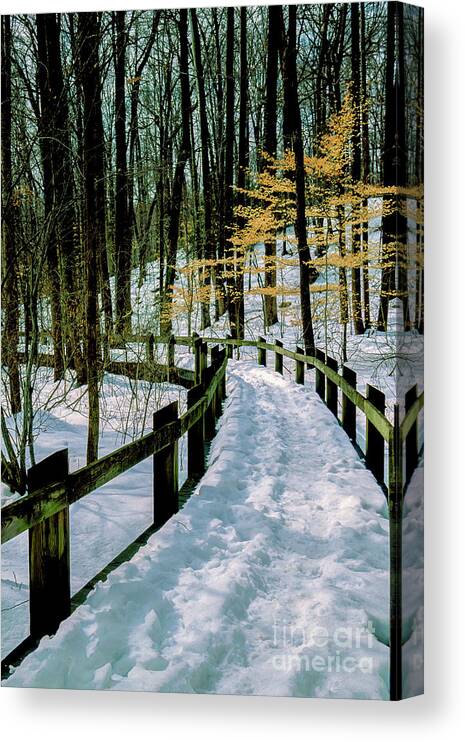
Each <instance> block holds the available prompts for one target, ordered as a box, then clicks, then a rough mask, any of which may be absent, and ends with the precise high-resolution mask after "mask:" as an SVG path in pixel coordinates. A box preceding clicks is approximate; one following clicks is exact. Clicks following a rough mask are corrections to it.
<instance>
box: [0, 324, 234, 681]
mask: <svg viewBox="0 0 465 742" xmlns="http://www.w3.org/2000/svg"><path fill="white" fill-rule="evenodd" d="M193 346H194V352H195V371H193V372H191V374H192V381H191V384H190V388H189V389H188V392H187V411H186V412H185V413H184V414H183V415H181V416H179V415H178V404H177V402H172V403H171V404H169V405H167V406H166V407H163V408H162V409H161V410H158V411H157V412H155V413H154V415H153V430H152V432H150V433H147V434H146V435H144V436H142V437H141V438H139V439H138V440H136V441H133V442H132V443H128V444H126V445H125V446H122V447H121V448H119V449H117V450H116V451H113V452H112V453H109V454H107V455H106V456H103V457H102V458H100V459H98V460H97V461H95V462H93V463H91V464H89V465H87V466H85V467H83V468H81V469H78V470H77V471H74V472H71V473H69V472H68V449H63V450H60V451H57V452H55V453H53V454H52V455H51V456H48V457H47V458H46V459H43V460H42V461H40V462H39V463H38V464H37V465H35V466H33V467H31V468H30V469H29V470H28V476H27V481H28V494H27V495H25V496H23V497H21V498H19V499H17V500H15V501H13V502H12V503H10V504H9V505H6V506H5V507H4V508H2V528H1V532H2V543H6V542H8V541H10V540H11V539H13V538H15V537H17V536H19V535H20V534H21V533H23V532H24V531H28V533H29V622H30V635H29V636H28V638H27V639H26V640H25V641H23V642H22V643H21V644H20V645H19V646H18V647H16V648H15V649H14V650H13V651H12V652H10V653H9V654H8V656H7V657H6V658H5V659H4V660H2V676H5V674H8V672H9V669H10V666H12V665H14V664H16V663H17V662H18V661H21V659H22V658H23V657H24V656H25V654H27V652H28V651H30V650H31V649H33V648H34V647H35V646H36V645H37V643H38V641H39V640H40V638H41V637H42V636H45V635H47V634H53V633H55V631H56V630H57V628H58V626H59V624H60V622H61V621H62V620H63V619H64V618H66V617H67V616H69V615H70V613H71V611H72V609H74V608H75V607H77V605H79V604H80V603H81V602H83V600H84V599H85V597H86V595H87V594H88V593H89V591H90V590H91V589H92V587H93V585H94V584H95V583H96V582H97V581H98V579H100V578H102V577H103V576H104V575H105V574H107V573H108V572H109V571H111V568H112V566H113V565H114V564H117V563H120V562H121V561H122V560H123V555H122V554H120V555H118V557H116V558H115V559H114V560H112V562H110V564H108V565H107V566H106V567H105V568H104V569H103V570H101V571H100V572H99V573H98V574H97V575H95V577H94V578H92V580H90V582H89V583H88V584H87V585H86V586H85V587H84V588H82V589H81V590H80V591H79V593H78V594H76V595H75V596H71V588H70V585H71V579H70V575H71V564H70V528H69V508H70V506H71V505H72V504H73V503H75V502H77V501H78V500H80V499H82V498H83V497H86V496H87V495H89V494H91V493H92V492H94V491H95V490H96V489H98V488H99V487H101V486H102V485H104V484H106V483H107V482H110V481H111V480H113V479H114V478H115V477H117V476H119V475H120V474H123V473H124V472H126V471H128V470H129V469H131V468H132V467H133V466H135V465H136V464H138V463H140V462H141V461H144V460H145V459H146V458H148V457H149V456H152V457H153V468H154V475H153V523H152V525H151V526H150V527H149V528H148V529H146V531H144V533H143V534H141V535H140V536H139V537H138V538H137V539H136V540H135V542H133V543H132V544H129V546H128V547H127V548H126V549H125V551H126V552H127V551H128V550H129V552H130V551H131V550H132V547H133V546H140V545H141V544H142V543H143V542H145V541H146V540H147V539H148V538H149V536H150V535H151V534H152V533H154V532H155V531H156V530H157V529H158V528H160V527H161V526H162V525H163V524H164V523H166V521H167V520H168V519H169V518H170V517H171V516H172V515H174V514H175V513H176V512H178V510H179V506H180V504H182V502H183V500H184V499H185V493H188V492H191V491H192V489H193V487H194V486H195V483H196V482H197V481H198V480H199V478H200V477H201V475H202V473H203V471H204V468H205V443H206V441H208V440H211V438H212V437H213V436H214V434H215V424H216V419H217V418H218V416H219V415H220V413H221V403H222V400H223V399H224V398H225V396H226V367H227V362H228V359H227V357H226V351H225V350H224V349H222V350H220V349H219V346H215V347H213V348H211V364H210V366H208V365H207V345H206V343H205V342H203V341H202V340H201V339H200V338H199V339H197V340H196V342H194V343H193ZM186 433H187V450H188V456H187V459H188V466H187V475H188V478H187V481H186V482H185V483H184V485H183V487H182V488H181V490H180V489H179V480H178V441H179V439H180V438H181V436H183V435H184V434H186ZM128 558H129V557H128Z"/></svg>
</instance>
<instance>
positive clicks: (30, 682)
mask: <svg viewBox="0 0 465 742" xmlns="http://www.w3.org/2000/svg"><path fill="white" fill-rule="evenodd" d="M228 371H229V373H228V394H229V396H228V399H227V401H226V405H225V411H224V415H223V417H222V418H221V419H220V425H219V432H218V434H217V436H216V438H215V440H214V443H213V446H212V450H211V452H210V466H209V469H208V472H207V473H206V475H205V476H204V477H203V479H202V480H201V482H200V484H199V485H198V487H197V489H196V491H195V493H194V495H193V496H192V497H191V499H190V500H189V501H188V503H187V504H186V505H185V507H184V508H183V510H182V511H181V512H180V513H179V514H178V515H177V516H175V517H173V518H172V519H171V520H170V521H169V522H168V523H167V524H166V525H165V526H164V527H163V528H162V529H161V530H160V531H159V532H158V533H156V534H155V535H153V536H152V537H151V539H150V540H149V542H148V544H147V545H146V546H145V547H143V548H142V549H141V550H140V551H139V552H138V553H137V554H136V555H135V556H134V557H133V559H132V560H131V561H130V562H129V563H126V564H124V565H122V566H121V567H119V568H118V569H117V570H116V571H115V572H113V573H112V574H111V575H110V576H109V578H108V579H107V580H106V582H104V583H100V584H99V585H98V586H97V587H96V589H95V590H94V591H93V592H92V593H91V595H89V597H88V599H87V601H86V602H85V604H83V605H82V606H81V607H80V608H79V609H78V610H77V611H76V612H75V613H74V614H73V615H72V616H71V617H70V618H69V619H67V620H66V621H65V622H63V624H62V625H61V627H60V629H59V631H58V632H57V634H56V635H55V636H54V637H52V638H44V639H43V640H42V641H41V644H40V646H39V648H38V649H37V650H36V651H35V652H34V653H32V654H31V655H29V656H28V657H27V658H26V659H25V660H24V662H23V663H22V665H21V666H20V667H19V668H18V669H17V670H16V671H15V672H14V673H13V675H12V676H11V677H10V678H9V680H8V681H7V684H9V685H13V686H41V687H63V688H112V689H132V690H152V691H180V692H213V693H244V694H254V693H256V694H270V695H297V696H325V697H356V698H386V697H387V696H388V664H389V651H388V647H387V646H386V641H387V631H388V625H387V617H388V594H389V578H388V520H387V511H386V500H385V497H384V494H383V493H382V491H381V490H380V489H379V487H378V485H377V484H376V482H375V480H374V478H373V477H372V475H371V473H370V472H368V471H367V470H366V469H365V468H364V466H363V464H362V463H361V462H360V460H359V459H358V457H357V455H356V453H355V451H354V450H353V448H352V446H351V444H350V442H349V441H348V440H347V438H346V436H345V434H344V433H343V431H342V430H341V428H339V427H338V425H337V423H336V422H335V420H334V418H333V417H332V415H331V413H330V412H329V411H328V410H327V409H326V407H325V405H324V404H323V403H322V402H321V400H320V399H319V398H318V397H317V395H316V394H315V393H314V392H313V391H311V390H310V388H308V387H302V386H297V385H295V384H294V383H292V382H290V381H288V380H286V379H284V378H282V377H280V376H279V375H277V374H275V373H274V372H273V371H271V370H269V369H264V368H260V367H257V366H256V364H255V363H252V362H247V361H239V362H237V361H234V362H231V364H230V365H229V367H228ZM87 499H88V498H86V499H85V501H84V502H86V501H87ZM126 525H127V524H126ZM89 544H90V536H89V534H87V538H86V545H85V548H87V549H88V548H89Z"/></svg>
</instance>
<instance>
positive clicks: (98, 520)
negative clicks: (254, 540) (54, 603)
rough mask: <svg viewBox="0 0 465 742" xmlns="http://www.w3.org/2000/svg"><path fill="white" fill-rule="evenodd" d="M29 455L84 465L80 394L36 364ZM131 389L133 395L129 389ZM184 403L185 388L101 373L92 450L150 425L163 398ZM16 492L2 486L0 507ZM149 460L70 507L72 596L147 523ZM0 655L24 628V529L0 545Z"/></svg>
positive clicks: (105, 448) (110, 447) (105, 449)
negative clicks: (65, 455)
mask: <svg viewBox="0 0 465 742" xmlns="http://www.w3.org/2000/svg"><path fill="white" fill-rule="evenodd" d="M34 389H35V405H34V406H35V409H36V410H37V415H36V418H35V428H36V429H35V433H36V435H37V439H36V441H35V455H36V460H37V461H40V460H41V459H43V458H45V457H46V456H48V455H50V454H51V453H53V452H55V451H57V450H59V449H61V448H68V450H69V466H70V471H74V470H76V469H79V468H81V467H83V466H85V464H86V443H87V394H85V393H83V389H82V388H75V387H74V386H73V385H72V380H71V378H70V377H68V378H67V379H66V380H65V381H63V382H57V383H55V382H54V381H53V371H52V370H51V369H46V368H40V369H39V371H38V373H37V377H36V384H35V387H34ZM134 391H136V392H137V393H136V395H134V394H133V392H134ZM175 400H176V401H178V402H179V405H180V411H181V413H182V412H183V411H184V409H185V402H186V392H185V390H184V389H182V388H181V387H178V386H174V385H170V384H150V383H148V382H143V381H139V382H137V384H136V383H135V382H131V381H130V380H128V379H126V378H124V377H121V376H115V375H111V374H105V377H104V381H103V384H102V386H101V402H100V416H101V431H100V433H101V434H100V439H99V455H101V456H103V455H105V454H107V453H110V452H111V451H114V450H116V449H117V448H118V447H120V446H122V445H123V444H124V443H128V442H129V441H131V440H133V439H135V438H137V437H139V436H141V435H142V434H143V433H144V432H148V431H149V430H150V425H151V420H152V413H153V412H154V411H155V410H157V409H159V408H160V407H163V406H164V405H166V404H168V403H169V402H171V401H175ZM180 451H181V456H180V464H181V466H180V477H181V483H182V482H183V481H184V478H185V475H186V473H185V469H186V465H185V464H186V445H185V440H184V439H181V445H180ZM16 498H17V494H15V495H12V494H11V492H10V491H9V489H8V488H7V487H6V486H5V485H3V486H2V505H4V504H6V503H7V502H12V501H13V499H16ZM152 503H153V497H152V462H151V459H146V460H145V461H143V462H141V463H140V464H138V465H137V466H135V467H133V468H132V469H131V470H130V471H128V472H125V473H124V474H121V475H120V476H119V477H117V478H116V479H114V480H112V481H111V482H109V483H108V484H106V485H105V486H103V487H100V488H99V489H98V490H96V491H95V492H93V493H92V494H91V495H88V496H87V497H85V498H84V499H82V500H80V501H78V502H77V503H75V504H74V505H72V506H71V508H70V524H71V590H72V593H73V594H74V593H75V592H77V591H78V590H79V589H80V588H81V587H82V586H83V585H85V584H86V583H87V582H88V581H89V580H90V579H91V578H92V577H94V575H95V574H96V573H97V572H98V571H99V570H100V569H102V568H103V567H105V566H106V565H107V564H108V562H110V561H111V559H113V558H114V557H115V556H116V555H117V554H119V553H120V551H122V549H124V548H125V547H126V546H127V545H128V544H129V543H131V542H132V541H133V540H134V539H135V538H137V536H139V535H140V533H142V531H144V530H145V529H146V528H147V527H148V526H149V525H151V522H152V508H153V504H152ZM1 555H2V656H5V655H6V654H8V652H10V651H11V650H12V649H14V647H16V646H17V644H19V642H20V641H21V640H22V639H24V638H25V637H26V636H27V635H28V633H29V570H28V535H27V533H23V534H21V535H20V536H18V537H17V538H15V539H12V540H11V541H9V542H7V543H6V544H3V545H2V548H1Z"/></svg>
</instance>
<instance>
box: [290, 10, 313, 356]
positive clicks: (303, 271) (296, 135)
mask: <svg viewBox="0 0 465 742" xmlns="http://www.w3.org/2000/svg"><path fill="white" fill-rule="evenodd" d="M296 12H297V11H296V6H295V5H290V6H289V25H288V32H287V38H286V43H285V47H284V54H283V56H282V78H283V86H284V107H285V108H286V109H287V112H288V116H289V122H288V123H289V133H290V139H291V144H292V150H293V153H294V157H295V192H296V218H295V227H294V228H295V234H296V238H297V249H298V253H299V266H300V305H301V314H302V332H303V339H304V345H305V352H306V353H307V354H308V355H314V351H315V340H314V335H313V321H312V310H311V302H310V282H311V281H312V280H313V279H314V277H315V274H316V271H315V268H313V267H311V266H310V249H309V247H308V242H307V222H306V217H305V168H304V149H303V142H302V121H301V118H300V106H299V97H298V89H297V48H296V20H297V19H296Z"/></svg>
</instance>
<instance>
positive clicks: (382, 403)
mask: <svg viewBox="0 0 465 742" xmlns="http://www.w3.org/2000/svg"><path fill="white" fill-rule="evenodd" d="M366 398H367V400H368V401H369V402H371V403H372V405H374V406H375V407H376V409H377V410H379V411H380V412H381V414H383V415H384V413H385V409H386V399H385V396H384V394H383V392H380V391H379V389H376V388H375V387H374V386H371V385H370V384H367V386H366ZM365 463H366V467H367V469H369V470H370V471H371V472H372V474H373V476H374V477H375V479H376V481H377V482H379V483H380V484H382V483H383V482H384V438H383V436H382V435H381V433H379V432H378V431H377V429H376V428H375V426H374V425H373V423H371V422H370V421H369V420H368V418H367V419H366V449H365Z"/></svg>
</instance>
